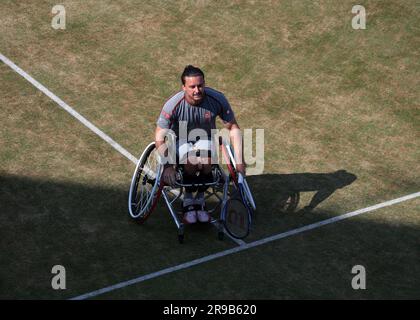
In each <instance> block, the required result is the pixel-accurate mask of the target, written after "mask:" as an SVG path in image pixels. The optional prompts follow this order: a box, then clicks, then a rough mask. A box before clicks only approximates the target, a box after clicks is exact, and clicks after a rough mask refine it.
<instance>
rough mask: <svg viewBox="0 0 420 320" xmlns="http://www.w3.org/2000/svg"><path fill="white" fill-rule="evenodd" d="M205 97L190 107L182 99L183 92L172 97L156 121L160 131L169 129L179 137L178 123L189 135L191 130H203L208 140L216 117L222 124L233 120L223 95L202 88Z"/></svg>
mask: <svg viewBox="0 0 420 320" xmlns="http://www.w3.org/2000/svg"><path fill="white" fill-rule="evenodd" d="M204 91H205V95H204V98H203V100H202V101H201V103H200V104H198V105H196V106H193V105H190V104H189V103H188V102H187V101H186V100H185V97H184V91H180V92H178V93H177V94H175V95H174V96H172V97H171V98H170V99H169V100H168V101H167V102H166V103H165V105H164V106H163V108H162V111H161V113H160V116H159V119H158V121H157V126H158V127H160V128H162V129H171V130H173V131H174V132H175V134H176V135H177V137H179V129H180V123H183V124H185V125H186V126H187V132H188V133H189V132H190V131H191V130H193V129H202V130H204V131H205V132H206V133H207V135H208V138H210V137H211V130H212V129H216V117H217V116H219V117H220V118H221V119H222V120H223V121H224V122H231V121H233V120H234V119H235V116H234V114H233V111H232V108H231V106H230V104H229V102H228V101H227V99H226V98H225V96H224V95H223V93H221V92H219V91H217V90H214V89H212V88H209V87H205V88H204Z"/></svg>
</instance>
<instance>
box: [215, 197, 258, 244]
mask: <svg viewBox="0 0 420 320" xmlns="http://www.w3.org/2000/svg"><path fill="white" fill-rule="evenodd" d="M251 215H252V214H251V210H250V208H249V207H248V206H247V205H246V204H245V203H244V201H243V200H242V199H241V198H240V197H234V198H230V199H229V200H227V202H226V204H225V206H224V207H223V213H222V217H223V218H222V220H223V225H224V227H225V230H226V231H227V232H228V233H229V234H230V235H231V236H232V237H233V238H236V239H244V238H246V237H247V236H248V234H249V231H250V228H251V219H252V218H251Z"/></svg>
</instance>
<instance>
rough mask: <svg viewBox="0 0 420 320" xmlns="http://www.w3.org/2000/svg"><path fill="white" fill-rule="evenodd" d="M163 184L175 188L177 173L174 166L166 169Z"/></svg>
mask: <svg viewBox="0 0 420 320" xmlns="http://www.w3.org/2000/svg"><path fill="white" fill-rule="evenodd" d="M162 175H163V182H165V183H166V184H167V185H169V186H174V185H175V181H176V171H175V169H174V167H173V166H169V167H166V168H165V169H164V170H163V174H162Z"/></svg>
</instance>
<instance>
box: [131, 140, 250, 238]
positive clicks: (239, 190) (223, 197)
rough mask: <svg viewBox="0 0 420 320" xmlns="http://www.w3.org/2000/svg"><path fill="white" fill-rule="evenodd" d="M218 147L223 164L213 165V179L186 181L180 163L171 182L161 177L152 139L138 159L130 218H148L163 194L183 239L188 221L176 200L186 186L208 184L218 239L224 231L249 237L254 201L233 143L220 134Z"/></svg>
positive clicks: (208, 205)
mask: <svg viewBox="0 0 420 320" xmlns="http://www.w3.org/2000/svg"><path fill="white" fill-rule="evenodd" d="M219 150H220V151H221V154H222V158H223V160H224V161H222V163H223V164H213V165H212V175H211V177H212V179H210V180H209V181H205V182H201V183H184V181H183V170H182V166H177V168H176V170H177V179H176V182H175V185H174V186H168V185H166V184H165V183H164V182H163V180H162V179H161V176H162V173H163V168H164V166H163V164H161V161H160V156H159V154H158V152H157V150H156V147H155V143H154V142H152V143H150V144H149V145H148V146H147V147H146V149H145V150H144V151H143V153H142V155H141V157H140V159H139V160H138V162H137V166H136V169H135V171H134V174H133V178H132V180H131V185H130V191H129V196H128V208H129V213H130V216H131V218H133V219H134V220H136V221H138V222H140V223H143V222H144V221H146V219H147V218H148V217H149V216H150V215H151V213H152V212H153V210H154V209H155V208H156V205H157V203H158V201H159V198H160V197H161V196H163V199H164V200H165V203H166V206H167V208H168V210H169V212H170V214H171V216H172V219H173V221H174V222H175V224H176V227H177V230H178V241H179V243H183V242H184V229H185V224H184V223H183V221H182V211H180V210H177V206H176V202H177V200H182V198H183V193H184V192H185V188H186V187H200V186H202V187H203V186H206V187H208V188H207V191H206V193H205V200H206V203H207V211H208V212H209V214H210V215H211V221H210V223H213V224H215V225H216V227H217V230H218V238H219V240H223V238H224V235H225V231H226V232H227V233H228V234H229V235H230V236H231V237H233V238H235V239H244V238H245V237H247V236H248V234H249V232H250V229H251V224H252V219H253V216H254V213H255V210H256V205H255V201H254V198H253V196H252V193H251V190H250V188H249V186H248V183H247V181H246V179H245V177H244V176H243V175H242V174H241V173H238V172H237V171H236V163H235V159H234V157H233V150H232V148H231V146H230V145H229V144H228V143H227V142H226V141H224V139H222V137H219ZM179 202H180V201H179ZM178 205H179V204H178ZM179 207H180V206H179ZM217 212H219V215H218V216H217ZM216 216H217V217H216Z"/></svg>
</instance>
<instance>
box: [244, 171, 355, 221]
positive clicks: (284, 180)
mask: <svg viewBox="0 0 420 320" xmlns="http://www.w3.org/2000/svg"><path fill="white" fill-rule="evenodd" d="M356 179H357V176H356V175H354V174H352V173H349V172H347V171H346V170H338V171H335V172H331V173H293V174H264V175H259V176H250V177H248V178H247V181H248V182H249V184H250V185H251V186H252V188H253V190H254V193H255V195H256V197H257V198H258V199H256V200H257V202H258V203H259V205H262V206H263V207H264V208H266V205H267V204H269V206H271V207H273V208H276V209H277V210H279V209H280V210H285V211H294V209H295V207H296V205H297V203H290V202H293V201H299V197H294V198H293V199H291V196H293V195H294V194H300V193H302V192H315V195H314V196H313V197H312V199H311V201H310V202H309V204H307V205H306V206H305V207H303V208H302V209H301V210H299V212H298V213H302V214H303V213H310V212H311V211H312V210H313V209H315V208H316V207H317V206H318V205H319V204H320V203H321V202H322V201H324V200H326V199H327V198H328V197H330V196H331V195H332V194H333V193H334V192H335V191H336V190H338V189H341V188H344V187H346V186H348V185H350V184H351V183H353V182H354V181H355V180H356Z"/></svg>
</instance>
